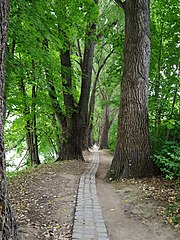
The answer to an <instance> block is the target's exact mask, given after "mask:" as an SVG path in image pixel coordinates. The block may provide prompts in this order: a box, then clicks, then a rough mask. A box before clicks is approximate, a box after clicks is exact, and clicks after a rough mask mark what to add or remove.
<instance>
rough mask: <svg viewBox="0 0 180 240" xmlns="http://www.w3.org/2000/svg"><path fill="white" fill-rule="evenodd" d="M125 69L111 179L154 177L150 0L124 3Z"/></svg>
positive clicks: (109, 173) (110, 173)
mask: <svg viewBox="0 0 180 240" xmlns="http://www.w3.org/2000/svg"><path fill="white" fill-rule="evenodd" d="M124 6H125V44H124V69H123V77H122V86H121V99H120V114H119V119H118V136H117V146H116V150H115V155H114V158H113V161H112V165H111V168H110V170H109V172H108V177H109V178H111V179H119V178H133V177H135V178H141V177H147V176H152V174H153V162H152V159H151V158H150V142H149V134H148V75H149V62H150V13H149V11H150V1H149V0H134V1H131V0H126V2H125V5H124Z"/></svg>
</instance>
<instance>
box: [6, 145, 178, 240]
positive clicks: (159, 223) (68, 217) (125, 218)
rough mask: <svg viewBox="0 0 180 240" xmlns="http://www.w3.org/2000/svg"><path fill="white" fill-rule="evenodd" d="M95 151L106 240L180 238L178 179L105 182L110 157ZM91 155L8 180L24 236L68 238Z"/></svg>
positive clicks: (27, 239) (24, 239) (28, 239)
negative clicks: (98, 160) (80, 183)
mask: <svg viewBox="0 0 180 240" xmlns="http://www.w3.org/2000/svg"><path fill="white" fill-rule="evenodd" d="M99 153H100V165H99V169H98V172H97V192H98V197H99V202H100V205H101V207H102V212H103V216H104V220H105V224H106V227H107V230H108V234H109V239H110V240H119V239H123V240H152V239H153V240H178V239H180V237H179V236H180V224H179V223H178V221H179V218H178V214H179V211H180V210H179V206H178V204H179V202H178V201H179V196H178V183H177V182H168V181H166V180H164V179H162V178H152V179H142V180H134V179H131V180H128V181H127V180H126V181H119V182H113V183H107V182H106V181H105V180H104V178H105V175H106V173H107V170H108V169H109V166H110V164H111V161H112V155H111V154H110V152H109V151H107V150H101V151H99ZM91 154H92V153H91V152H86V153H85V159H86V162H78V161H64V162H56V163H52V164H43V165H42V166H39V167H37V168H34V169H32V170H29V171H26V172H24V173H21V174H20V175H18V176H16V177H12V178H11V179H9V190H10V198H11V204H12V208H13V210H14V211H15V216H16V219H17V224H18V226H19V232H20V235H21V238H22V240H38V239H41V240H45V239H50V240H53V239H54V240H55V239H59V240H60V239H63V240H70V239H71V236H72V227H73V217H74V211H75V202H76V194H77V188H78V183H79V179H80V176H81V174H82V173H83V172H84V170H85V169H86V167H87V166H88V165H89V164H90V160H89V159H91V158H90V155H91ZM82 240H84V239H82Z"/></svg>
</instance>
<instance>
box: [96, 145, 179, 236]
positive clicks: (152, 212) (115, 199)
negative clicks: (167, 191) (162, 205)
mask: <svg viewBox="0 0 180 240" xmlns="http://www.w3.org/2000/svg"><path fill="white" fill-rule="evenodd" d="M111 160H112V156H111V155H110V154H109V152H108V151H105V150H104V151H100V165H99V170H98V172H97V191H98V196H99V200H100V204H101V207H102V212H103V216H104V219H105V223H106V226H107V230H108V233H109V238H110V240H121V239H123V240H152V239H153V240H179V239H180V235H179V234H178V232H177V230H173V229H172V228H171V227H170V226H167V225H165V224H164V223H163V222H162V219H161V218H160V217H158V216H157V215H156V209H157V208H158V206H157V205H155V204H154V203H152V202H151V201H150V200H147V199H146V197H145V196H144V193H143V191H142V190H141V189H140V186H139V185H138V184H135V185H134V184H129V183H127V182H126V183H123V182H118V183H113V184H109V183H107V182H105V181H104V178H105V175H106V173H107V169H109V166H110V164H111Z"/></svg>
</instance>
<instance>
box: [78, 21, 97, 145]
mask: <svg viewBox="0 0 180 240" xmlns="http://www.w3.org/2000/svg"><path fill="white" fill-rule="evenodd" d="M88 27H89V30H88V31H87V32H86V39H85V47H84V57H83V62H82V84H81V96H80V100H79V116H78V127H79V141H80V145H81V148H82V149H87V148H88V141H87V140H88V132H87V128H88V103H89V96H90V88H91V77H92V68H93V58H94V48H95V44H96V42H95V39H94V38H95V31H96V24H94V23H90V24H89V26H88Z"/></svg>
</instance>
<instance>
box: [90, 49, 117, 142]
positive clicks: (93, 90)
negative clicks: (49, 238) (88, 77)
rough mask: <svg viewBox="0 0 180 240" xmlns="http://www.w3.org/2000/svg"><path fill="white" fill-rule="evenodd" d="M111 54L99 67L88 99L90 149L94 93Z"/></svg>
mask: <svg viewBox="0 0 180 240" xmlns="http://www.w3.org/2000/svg"><path fill="white" fill-rule="evenodd" d="M112 53H113V50H112V51H111V52H110V53H109V54H108V55H107V56H106V58H105V59H104V61H103V63H102V64H101V65H100V66H99V69H98V71H97V73H96V77H95V80H94V83H93V87H92V91H91V97H90V103H89V112H88V122H87V136H88V147H92V145H93V134H92V130H93V119H94V108H95V93H96V89H97V84H98V81H99V76H100V73H101V70H102V69H103V67H104V66H105V64H106V62H107V60H108V59H109V57H110V56H111V54H112Z"/></svg>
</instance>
